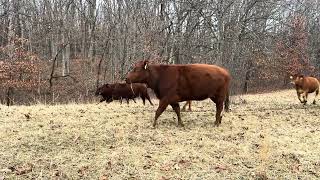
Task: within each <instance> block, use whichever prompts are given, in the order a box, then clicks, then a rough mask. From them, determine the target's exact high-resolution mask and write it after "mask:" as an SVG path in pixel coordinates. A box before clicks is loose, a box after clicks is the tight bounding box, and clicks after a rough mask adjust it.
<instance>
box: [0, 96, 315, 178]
mask: <svg viewBox="0 0 320 180" xmlns="http://www.w3.org/2000/svg"><path fill="white" fill-rule="evenodd" d="M313 97H314V96H313V95H311V96H309V102H308V104H307V105H306V106H304V105H302V104H300V103H299V101H298V99H297V97H296V93H295V91H294V90H287V91H279V92H273V93H266V94H254V95H242V96H233V97H232V98H231V101H232V106H231V108H232V110H231V112H229V113H224V117H223V119H222V125H221V126H220V127H214V126H213V122H214V120H213V119H214V111H212V109H213V103H212V102H211V101H210V100H205V101H201V102H195V103H193V112H182V120H183V122H184V123H185V128H179V127H177V119H176V115H175V114H174V112H173V111H172V109H171V107H168V109H167V110H166V111H165V112H164V113H163V114H162V115H161V116H160V118H159V121H158V127H157V129H152V128H151V122H152V120H153V117H154V113H155V109H156V108H157V105H155V106H151V105H150V104H149V103H148V102H147V103H146V106H143V104H142V101H141V100H140V99H139V100H138V99H137V103H136V104H135V103H133V101H130V104H129V105H127V104H126V103H123V104H122V105H121V104H120V103H119V102H113V103H111V104H106V103H101V104H98V105H97V104H68V105H54V106H48V105H41V104H39V105H35V106H12V107H6V106H0V179H143V180H145V179H308V180H309V179H320V105H319V104H320V101H318V105H312V104H310V102H311V101H312V100H313ZM153 102H154V103H155V104H157V103H158V100H156V99H153Z"/></svg>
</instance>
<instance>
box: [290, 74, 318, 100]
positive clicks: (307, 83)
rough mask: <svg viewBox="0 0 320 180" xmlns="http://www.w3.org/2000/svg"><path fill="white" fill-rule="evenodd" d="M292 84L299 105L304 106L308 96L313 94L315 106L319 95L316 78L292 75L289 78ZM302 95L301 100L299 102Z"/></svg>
mask: <svg viewBox="0 0 320 180" xmlns="http://www.w3.org/2000/svg"><path fill="white" fill-rule="evenodd" d="M290 79H291V80H292V83H293V84H294V85H295V88H296V91H297V95H298V99H299V101H300V102H301V103H303V104H306V103H307V99H308V94H309V93H313V92H315V97H314V100H313V104H316V99H317V96H318V94H319V89H320V83H319V81H318V79H317V78H314V77H309V76H303V75H294V76H290ZM301 95H302V100H301Z"/></svg>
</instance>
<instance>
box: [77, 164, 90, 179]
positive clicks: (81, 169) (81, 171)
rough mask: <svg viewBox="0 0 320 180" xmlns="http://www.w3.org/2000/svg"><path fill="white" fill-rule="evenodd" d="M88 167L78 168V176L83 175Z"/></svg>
mask: <svg viewBox="0 0 320 180" xmlns="http://www.w3.org/2000/svg"><path fill="white" fill-rule="evenodd" d="M88 169H89V167H88V166H82V167H81V168H80V169H79V170H78V175H79V176H80V177H82V176H84V175H85V174H86V171H87V170H88Z"/></svg>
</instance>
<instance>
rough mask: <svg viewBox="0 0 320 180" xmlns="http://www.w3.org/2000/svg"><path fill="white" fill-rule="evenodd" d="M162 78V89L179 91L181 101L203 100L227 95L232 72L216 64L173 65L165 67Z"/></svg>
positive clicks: (172, 91) (170, 91) (171, 91)
mask: <svg viewBox="0 0 320 180" xmlns="http://www.w3.org/2000/svg"><path fill="white" fill-rule="evenodd" d="M160 79H161V85H160V86H161V88H162V90H163V91H166V90H167V91H169V92H168V93H177V95H179V96H180V98H181V101H184V100H203V99H206V98H208V97H217V96H226V93H227V91H228V88H229V83H230V74H229V73H228V71H227V70H225V69H223V68H221V67H219V66H215V65H206V64H190V65H171V66H167V67H163V70H162V73H161V78H160ZM160 96H161V95H160Z"/></svg>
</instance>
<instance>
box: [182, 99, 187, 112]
mask: <svg viewBox="0 0 320 180" xmlns="http://www.w3.org/2000/svg"><path fill="white" fill-rule="evenodd" d="M188 102H189V101H187V102H186V103H185V104H184V105H183V107H182V111H186V107H187V105H188Z"/></svg>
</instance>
